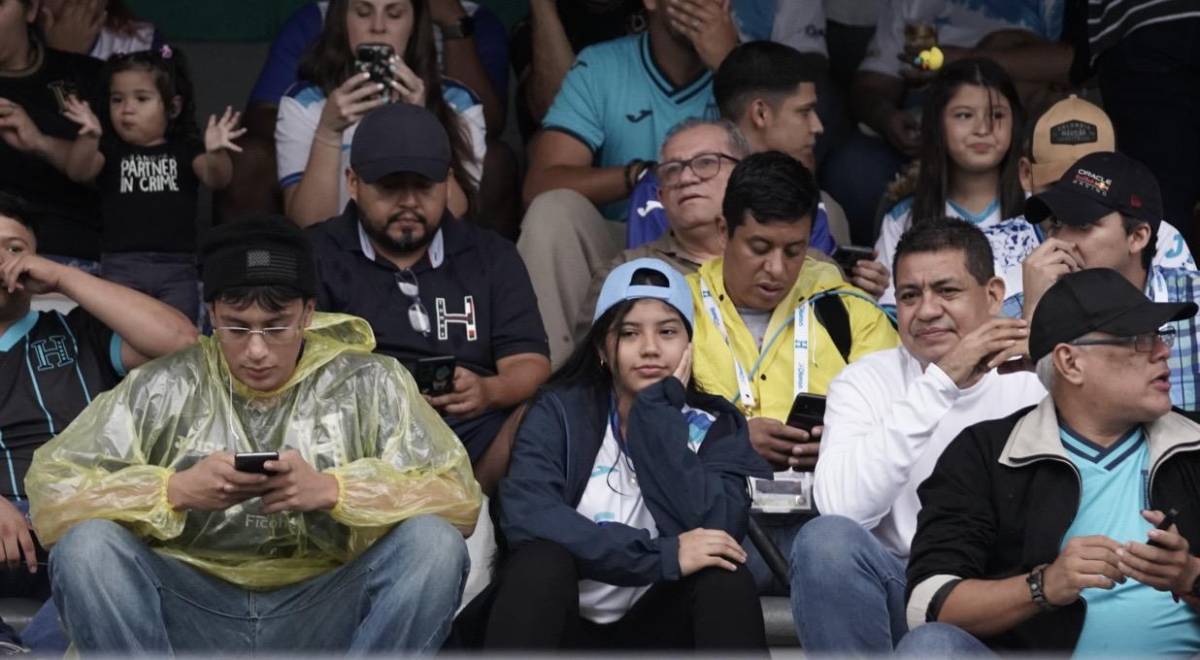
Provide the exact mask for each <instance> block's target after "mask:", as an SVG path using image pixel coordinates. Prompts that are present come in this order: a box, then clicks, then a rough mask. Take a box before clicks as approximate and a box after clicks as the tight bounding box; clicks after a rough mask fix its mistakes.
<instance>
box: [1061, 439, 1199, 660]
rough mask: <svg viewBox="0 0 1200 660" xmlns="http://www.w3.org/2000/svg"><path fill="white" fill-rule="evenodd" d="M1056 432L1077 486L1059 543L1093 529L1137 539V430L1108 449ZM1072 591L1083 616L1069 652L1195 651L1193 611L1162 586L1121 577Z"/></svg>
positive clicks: (1143, 486) (1141, 451) (1141, 493)
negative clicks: (1107, 585) (1109, 584)
mask: <svg viewBox="0 0 1200 660" xmlns="http://www.w3.org/2000/svg"><path fill="white" fill-rule="evenodd" d="M1059 437H1060V438H1061V440H1062V444H1063V447H1064V448H1065V449H1066V450H1067V456H1068V457H1069V458H1070V459H1071V463H1073V464H1074V465H1075V469H1076V470H1077V471H1078V473H1079V479H1080V486H1081V489H1082V492H1081V493H1080V498H1079V502H1080V504H1079V510H1078V512H1076V514H1075V520H1074V521H1073V522H1072V523H1071V526H1070V527H1069V528H1067V531H1066V533H1065V534H1064V535H1063V547H1066V544H1067V542H1068V541H1069V540H1070V539H1072V538H1074V537H1077V536H1093V535H1102V536H1107V537H1108V538H1110V539H1112V540H1114V541H1116V542H1118V543H1125V542H1127V541H1138V542H1142V543H1144V542H1145V541H1146V540H1147V538H1148V536H1147V534H1148V532H1149V531H1150V529H1151V527H1152V526H1151V525H1150V523H1148V522H1146V520H1145V519H1144V518H1142V515H1141V512H1142V510H1144V509H1147V508H1149V503H1148V501H1147V500H1148V483H1147V482H1148V480H1149V479H1148V475H1149V470H1150V450H1149V447H1148V446H1147V442H1146V439H1145V433H1143V431H1142V428H1141V427H1140V426H1139V427H1137V428H1135V429H1133V430H1131V431H1130V432H1129V433H1127V434H1125V435H1124V436H1123V437H1121V438H1120V439H1118V440H1117V441H1116V442H1114V443H1113V444H1111V445H1109V446H1108V447H1102V446H1100V445H1098V444H1095V443H1093V442H1091V441H1090V440H1088V439H1087V438H1085V437H1083V436H1082V435H1081V434H1079V433H1077V432H1076V431H1074V430H1072V429H1070V428H1068V427H1065V426H1064V427H1060V428H1059ZM1178 506H1186V504H1179V505H1178ZM1080 596H1081V597H1082V598H1083V599H1084V601H1086V602H1087V615H1086V616H1085V617H1084V620H1083V630H1082V631H1081V632H1080V634H1079V641H1078V643H1077V644H1076V645H1075V655H1076V656H1077V657H1095V656H1151V655H1163V654H1169V655H1182V656H1194V655H1196V654H1197V653H1200V615H1198V614H1197V613H1196V612H1195V611H1194V610H1192V608H1191V607H1189V606H1188V605H1187V603H1182V602H1180V603H1177V602H1175V601H1174V600H1173V599H1172V598H1171V594H1169V593H1167V592H1164V591H1157V590H1155V589H1154V588H1153V587H1150V586H1147V585H1145V584H1142V583H1140V582H1138V581H1136V580H1133V579H1128V580H1126V581H1125V584H1117V585H1116V586H1114V587H1113V588H1112V589H1098V588H1088V589H1084V590H1083V591H1082V592H1080Z"/></svg>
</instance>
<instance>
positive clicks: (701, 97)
mask: <svg viewBox="0 0 1200 660" xmlns="http://www.w3.org/2000/svg"><path fill="white" fill-rule="evenodd" d="M716 116H717V104H716V101H715V100H713V95H712V72H711V71H707V70H706V71H704V72H703V73H701V74H700V75H699V76H697V77H696V79H695V80H692V81H691V82H688V83H686V84H684V85H682V86H679V87H675V86H674V85H672V84H671V83H670V82H669V80H668V79H667V77H666V76H665V75H663V73H662V72H661V71H660V70H659V69H658V66H657V65H656V64H655V63H654V58H653V56H652V55H651V53H650V38H649V36H647V35H646V34H645V33H643V34H637V35H630V36H628V37H622V38H620V39H614V40H612V41H606V42H604V43H600V44H596V45H594V46H589V47H587V48H585V49H583V51H582V52H580V53H579V56H578V57H577V58H576V59H575V63H574V64H573V65H571V70H570V71H568V72H567V76H566V78H565V79H563V84H562V88H561V89H560V90H559V91H558V95H557V96H555V97H554V103H553V105H551V106H550V111H549V112H548V113H546V119H545V120H544V121H543V122H542V126H543V127H544V128H545V129H548V130H556V131H562V132H563V133H566V134H568V135H570V136H572V137H574V138H575V139H577V140H579V141H580V142H582V143H583V144H584V145H586V146H587V148H588V149H590V150H591V152H592V164H593V165H595V166H597V167H611V166H614V165H625V164H626V163H628V162H629V161H631V160H634V159H642V160H654V159H655V158H656V157H657V155H658V148H659V146H660V145H662V143H663V140H664V139H665V138H666V136H667V133H668V132H669V131H670V130H671V128H672V127H674V126H675V125H676V124H678V123H679V122H681V121H683V120H684V119H689V118H692V117H701V118H705V119H714V118H716ZM626 209H627V202H626V201H625V200H621V201H618V202H613V203H611V204H606V205H604V207H603V208H601V209H600V210H601V212H602V213H603V214H604V215H605V217H607V218H610V219H613V220H618V219H622V218H624V216H625V211H626Z"/></svg>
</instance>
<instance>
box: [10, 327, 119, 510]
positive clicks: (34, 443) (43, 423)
mask: <svg viewBox="0 0 1200 660" xmlns="http://www.w3.org/2000/svg"><path fill="white" fill-rule="evenodd" d="M124 375H125V367H124V365H123V363H122V361H121V338H120V337H119V336H118V335H117V334H116V333H114V332H113V331H112V330H110V329H108V328H107V327H106V326H105V325H104V324H102V323H100V321H98V320H96V318H95V317H94V316H92V315H91V314H88V313H87V312H85V311H84V310H83V308H81V307H76V308H75V309H73V310H71V312H70V313H69V314H66V315H63V314H61V313H59V312H37V311H30V312H29V313H28V314H26V315H25V316H24V317H22V318H21V319H20V320H18V321H17V322H16V323H14V324H12V325H11V326H9V327H8V329H7V330H5V331H4V333H3V334H0V494H3V495H4V497H6V498H8V499H9V500H10V501H17V502H19V501H21V500H22V499H24V497H25V473H26V472H27V471H28V470H29V465H30V463H31V462H32V461H33V452H34V450H36V449H37V448H38V447H41V446H42V445H43V444H45V443H46V441H48V440H50V439H51V438H53V437H54V436H56V435H58V434H59V433H60V432H62V430H63V429H65V428H66V427H67V425H68V424H70V423H71V422H72V421H73V420H74V419H75V417H76V416H77V415H79V413H81V412H83V409H84V408H86V407H87V405H88V404H89V403H91V402H92V399H93V398H95V397H96V396H97V395H99V394H100V393H101V392H103V391H105V390H107V389H109V388H111V387H112V386H114V385H116V384H117V381H119V380H120V379H121V378H122V377H123V376H124Z"/></svg>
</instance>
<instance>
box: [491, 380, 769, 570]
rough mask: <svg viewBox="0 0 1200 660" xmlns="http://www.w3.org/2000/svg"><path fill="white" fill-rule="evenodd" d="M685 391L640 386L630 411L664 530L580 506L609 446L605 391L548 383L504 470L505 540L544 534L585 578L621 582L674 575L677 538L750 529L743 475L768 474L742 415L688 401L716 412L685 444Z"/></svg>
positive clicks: (632, 439)
mask: <svg viewBox="0 0 1200 660" xmlns="http://www.w3.org/2000/svg"><path fill="white" fill-rule="evenodd" d="M686 398H687V395H686V393H685V391H684V388H683V385H682V384H681V383H680V382H679V381H678V380H676V379H675V378H667V379H665V380H663V381H662V382H660V383H657V384H655V385H651V386H650V387H647V388H646V389H644V390H643V391H642V392H641V393H640V394H638V397H637V399H636V401H635V402H634V404H633V408H632V410H631V411H630V415H629V420H628V423H627V431H626V437H627V440H626V447H627V451H628V452H629V457H630V459H631V460H632V461H633V467H634V469H635V470H636V471H637V475H638V486H639V487H640V488H641V490H642V496H643V497H644V498H645V501H646V507H647V508H648V509H649V511H650V514H651V515H652V516H653V517H654V522H655V524H656V525H657V527H658V531H659V534H660V536H659V537H658V538H651V537H650V532H648V531H647V530H645V529H639V528H635V527H630V526H628V525H624V524H620V523H603V524H597V523H595V522H593V521H591V520H588V519H587V518H586V517H585V516H583V515H581V514H580V513H579V512H578V511H576V510H575V508H576V506H578V504H579V500H580V498H582V497H583V491H584V488H585V487H586V486H587V482H588V479H589V477H590V476H591V472H592V467H593V465H594V464H595V462H596V455H597V454H598V453H599V452H600V446H601V444H602V443H603V442H604V436H605V434H606V432H607V424H608V413H609V393H608V391H607V390H606V389H604V388H596V387H587V386H576V387H565V388H550V389H546V390H543V391H542V392H540V393H539V395H538V397H537V398H536V399H535V400H534V402H533V404H532V406H531V407H530V409H529V412H528V413H527V414H526V415H525V419H524V420H523V422H522V423H521V428H520V430H519V431H518V432H517V439H516V443H515V444H514V446H513V451H512V460H511V462H510V464H509V469H508V476H507V477H505V478H504V480H503V481H502V482H501V483H500V512H501V513H500V524H501V528H502V530H503V532H504V534H505V536H506V538H507V541H508V543H509V544H510V545H511V546H513V547H515V546H517V545H520V544H521V543H524V542H526V541H532V540H535V539H545V540H548V541H553V542H554V543H557V544H559V545H561V546H563V547H564V548H566V549H567V550H568V551H570V553H571V554H572V555H574V557H575V560H576V565H577V566H578V568H579V577H580V578H581V579H591V580H597V581H600V582H606V583H608V584H613V585H619V586H639V585H646V584H651V583H654V582H661V581H671V580H678V579H679V577H680V575H679V539H678V537H679V535H680V534H682V533H684V532H687V531H691V530H693V529H696V528H700V527H703V528H705V529H721V530H724V531H726V532H728V533H729V535H730V536H732V537H733V538H735V539H740V538H742V537H743V536H744V535H745V533H746V518H747V515H748V512H749V508H750V496H749V493H748V491H747V484H746V477H748V476H755V477H762V478H768V479H769V478H770V477H771V468H770V466H769V465H767V463H766V461H764V460H763V459H762V458H761V457H760V456H759V455H758V454H757V453H755V451H754V449H753V448H752V447H751V445H750V435H749V429H748V427H747V426H746V419H745V418H744V417H742V415H741V413H739V412H738V411H737V409H735V408H734V407H733V406H732V405H731V404H730V403H729V402H727V401H725V400H724V399H721V398H719V397H712V396H707V395H701V396H700V398H699V399H697V400H694V401H692V402H691V405H692V407H694V408H699V409H701V410H704V411H706V412H709V413H710V414H713V415H715V416H716V421H715V422H714V423H713V425H712V426H711V427H710V428H709V430H708V433H707V435H705V437H704V441H703V442H702V443H701V445H700V449H699V451H698V452H693V451H692V450H691V449H689V448H688V424H687V420H686V419H685V418H684V416H683V415H682V414H681V413H680V408H682V407H683V405H684V403H685V399H686Z"/></svg>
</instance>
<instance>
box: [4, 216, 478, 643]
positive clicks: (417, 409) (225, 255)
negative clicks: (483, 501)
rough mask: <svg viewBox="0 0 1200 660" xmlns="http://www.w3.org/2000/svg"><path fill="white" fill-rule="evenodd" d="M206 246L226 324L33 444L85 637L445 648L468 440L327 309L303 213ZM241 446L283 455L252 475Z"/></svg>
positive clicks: (39, 493) (54, 552)
mask: <svg viewBox="0 0 1200 660" xmlns="http://www.w3.org/2000/svg"><path fill="white" fill-rule="evenodd" d="M201 259H202V264H201V265H202V270H203V282H204V298H205V301H207V302H208V303H209V311H210V314H211V316H212V322H213V326H214V327H215V335H214V337H212V338H204V339H202V340H201V342H200V344H199V345H197V346H194V347H192V348H189V349H186V350H183V351H180V352H178V353H175V354H173V355H170V356H167V357H165V358H161V359H159V360H157V361H154V362H151V363H149V364H147V365H145V366H144V367H142V368H140V369H137V370H135V371H134V372H132V373H131V374H130V375H129V376H128V377H127V378H126V379H125V380H124V382H122V383H121V384H120V385H119V386H118V387H116V388H115V389H113V390H112V391H110V392H109V393H107V394H104V395H102V396H100V397H97V398H96V400H95V401H94V402H93V403H92V405H91V406H89V407H88V408H87V410H85V411H84V412H83V413H82V414H81V415H80V416H79V417H78V418H77V419H76V421H75V422H74V423H73V424H72V425H71V426H69V427H68V428H67V429H66V430H65V431H63V432H62V433H61V434H59V435H58V437H56V438H55V439H53V440H51V441H50V442H49V443H47V444H46V445H45V446H44V447H42V448H41V449H40V450H38V451H37V453H36V454H35V455H34V460H33V466H32V468H31V469H30V471H29V476H28V479H27V482H26V484H27V488H28V491H29V499H30V502H31V513H32V517H33V524H34V527H35V529H36V531H37V533H38V535H39V537H40V538H41V539H42V542H43V543H45V544H46V545H51V546H52V547H51V553H50V565H51V575H52V587H53V592H54V602H55V604H56V605H57V606H58V610H59V612H60V614H61V617H62V621H63V624H64V626H65V628H66V631H67V634H68V637H70V638H71V640H72V641H73V642H74V644H75V645H76V647H77V648H78V649H79V650H80V651H83V652H100V653H111V654H128V653H153V654H167V653H172V652H174V653H183V652H214V651H225V652H234V653H250V652H263V651H267V652H284V651H306V652H319V651H325V652H338V651H341V652H345V651H350V652H358V653H366V652H386V651H393V652H394V651H416V652H420V651H431V650H436V649H437V648H438V647H439V646H440V645H441V643H442V641H443V640H444V638H445V636H446V634H447V631H448V629H449V625H450V621H451V619H452V618H453V615H454V612H455V610H456V609H457V607H458V604H459V600H460V599H461V595H462V587H463V582H464V580H465V577H466V571H467V566H468V560H467V550H466V545H465V543H464V542H463V538H462V533H469V531H470V529H471V528H472V526H473V524H474V522H475V519H476V515H477V514H478V511H479V505H480V493H479V487H478V485H477V484H476V482H475V480H474V478H473V477H472V474H471V465H470V462H469V461H468V459H467V455H466V453H465V451H464V450H463V447H462V444H461V443H460V442H459V441H458V439H457V438H455V437H454V435H453V434H452V433H451V432H450V429H449V428H448V427H447V426H446V425H445V424H444V423H443V422H442V420H441V418H440V417H439V416H438V414H437V413H436V412H435V411H434V410H433V409H432V408H430V407H429V405H428V404H426V403H425V401H424V400H423V399H422V398H421V396H420V395H419V394H418V392H417V388H416V386H415V384H414V383H413V381H412V378H411V377H410V376H409V375H408V372H407V371H406V370H405V369H404V368H403V367H402V366H401V365H400V363H399V362H396V361H395V360H393V359H391V358H388V357H383V356H377V355H373V354H372V353H371V350H372V348H373V347H374V345H375V340H374V336H373V335H372V333H371V330H370V327H369V326H368V325H367V324H366V322H365V321H363V320H361V319H358V318H355V317H351V316H344V315H331V314H317V313H314V311H313V308H314V300H313V298H314V294H315V290H316V275H315V272H316V270H315V265H314V263H313V256H312V251H311V248H310V247H309V245H308V243H307V239H306V238H305V237H304V235H303V233H302V232H301V231H300V230H299V229H296V228H295V227H293V226H291V225H290V224H288V223H287V222H286V221H283V220H281V219H264V220H250V221H245V222H240V223H234V224H231V225H225V226H222V227H219V228H217V229H216V230H214V231H213V232H212V235H211V237H210V238H209V240H208V241H207V242H206V244H205V246H204V247H203V248H202V252H201ZM245 452H278V458H277V459H274V460H267V461H266V462H265V463H264V464H263V466H262V467H263V469H264V472H265V473H256V472H252V471H245V470H238V469H237V468H236V467H235V466H236V465H237V462H236V461H235V454H238V453H245ZM242 467H243V468H246V467H247V466H245V465H243V466H242ZM429 514H436V515H429ZM455 528H457V530H456V529H455Z"/></svg>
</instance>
